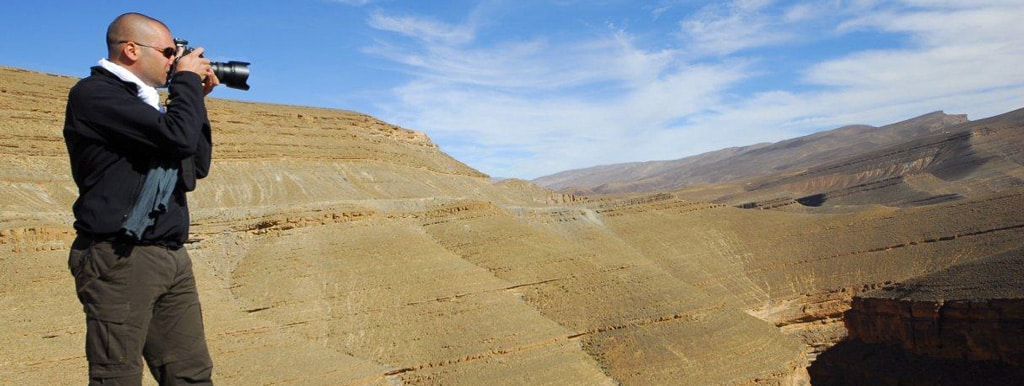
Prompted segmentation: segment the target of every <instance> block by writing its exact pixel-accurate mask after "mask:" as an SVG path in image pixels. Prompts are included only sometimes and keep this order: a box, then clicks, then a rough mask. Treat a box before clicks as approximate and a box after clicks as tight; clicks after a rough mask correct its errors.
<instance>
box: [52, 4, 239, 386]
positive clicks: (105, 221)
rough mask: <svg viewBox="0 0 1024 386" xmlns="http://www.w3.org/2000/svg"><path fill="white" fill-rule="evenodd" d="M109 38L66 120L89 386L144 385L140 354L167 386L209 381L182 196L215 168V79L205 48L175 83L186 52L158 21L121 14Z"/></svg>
mask: <svg viewBox="0 0 1024 386" xmlns="http://www.w3.org/2000/svg"><path fill="white" fill-rule="evenodd" d="M106 38H107V56H108V57H107V58H106V59H101V60H100V63H99V65H98V66H96V67H93V68H92V73H91V75H89V77H87V78H85V79H82V80H81V81H79V82H78V83H77V84H76V85H75V86H74V87H72V89H71V91H70V93H69V95H68V103H67V110H66V113H65V114H66V115H65V120H64V140H65V142H66V144H67V148H68V154H69V156H70V158H71V174H72V176H73V177H74V180H75V184H77V185H78V193H79V197H78V199H77V200H76V201H75V203H74V206H73V208H72V209H73V211H74V214H75V224H74V225H75V230H76V231H77V233H78V237H77V238H76V239H75V241H74V243H73V245H72V247H71V252H70V254H69V258H68V267H69V268H70V270H71V273H72V275H73V276H74V277H75V287H76V291H77V294H78V298H79V301H81V303H82V306H83V308H84V310H85V316H86V342H85V351H86V357H87V359H88V362H89V380H90V382H89V384H90V385H96V384H102V385H111V384H113V385H121V384H128V385H139V384H141V382H142V361H141V358H142V357H144V358H145V359H146V363H147V365H148V366H149V368H150V371H151V373H152V374H153V377H154V378H156V379H157V381H158V382H159V383H160V385H171V384H179V383H185V384H212V382H211V380H210V376H211V374H212V371H213V362H212V361H211V360H210V355H209V352H208V350H207V347H206V337H205V335H204V332H203V319H202V313H201V311H200V306H199V296H198V293H197V291H196V284H195V278H194V276H193V274H192V262H191V259H190V258H189V256H188V253H187V252H186V251H185V248H184V247H183V246H184V243H185V241H186V240H187V238H188V226H189V214H188V204H187V201H186V197H185V193H186V192H187V191H191V190H192V189H193V188H194V187H195V182H196V179H197V178H203V177H205V176H206V175H207V173H208V172H209V169H210V161H211V151H212V142H211V139H210V125H209V120H208V118H207V116H206V106H205V103H204V97H205V96H206V95H207V94H209V93H210V92H211V91H212V90H213V88H214V87H216V86H217V85H218V84H219V81H218V79H217V77H216V76H215V75H214V74H213V72H212V71H211V69H210V61H209V60H207V59H204V58H201V57H200V54H202V53H203V49H202V48H196V49H195V50H194V51H193V52H191V53H190V54H188V55H184V56H181V58H180V59H179V60H178V61H177V65H176V66H175V70H174V73H173V74H169V73H168V71H169V70H170V69H171V66H172V64H174V62H175V58H176V56H179V55H180V54H181V53H180V52H177V51H178V50H176V48H175V45H174V40H173V38H172V35H171V32H170V30H169V29H168V28H167V26H166V25H164V24H163V23H161V22H160V21H158V20H156V19H153V18H150V17H148V16H145V15H142V14H138V13H126V14H124V15H121V16H118V17H117V18H116V19H115V20H114V21H113V22H112V23H111V24H110V27H109V28H108V29H107V37H106ZM168 78H169V79H168ZM165 85H166V86H167V87H168V91H169V94H170V95H169V98H168V103H167V104H166V105H165V106H164V105H161V104H160V97H159V93H158V92H157V90H156V88H157V87H164V86H165Z"/></svg>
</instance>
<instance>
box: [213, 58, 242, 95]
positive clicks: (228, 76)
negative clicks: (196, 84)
mask: <svg viewBox="0 0 1024 386" xmlns="http://www.w3.org/2000/svg"><path fill="white" fill-rule="evenodd" d="M210 68H212V69H213V73H214V75H217V79H220V84H223V85H225V86H228V87H231V88H237V89H239V90H249V85H248V84H246V83H245V82H246V81H247V80H249V63H246V62H238V61H234V60H232V61H230V62H227V63H223V62H212V63H210Z"/></svg>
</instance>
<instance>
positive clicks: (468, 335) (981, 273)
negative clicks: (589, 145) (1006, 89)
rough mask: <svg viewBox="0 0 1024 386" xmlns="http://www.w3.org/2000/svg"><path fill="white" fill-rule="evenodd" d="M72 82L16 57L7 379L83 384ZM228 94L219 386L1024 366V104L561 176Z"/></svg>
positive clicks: (6, 99) (339, 115)
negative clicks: (844, 135)
mask: <svg viewBox="0 0 1024 386" xmlns="http://www.w3.org/2000/svg"><path fill="white" fill-rule="evenodd" d="M75 81H77V79H76V78H72V77H66V76H55V75H49V74H43V73H37V72H31V71H26V70H21V69H14V68H4V67H0V126H2V128H0V164H2V165H3V167H2V168H0V197H2V200H0V309H2V312H0V326H3V327H2V328H0V347H2V349H0V384H2V385H22V384H40V385H67V384H76V383H81V382H82V381H83V380H84V379H85V375H86V370H87V367H86V360H85V357H84V352H83V349H82V347H83V339H84V329H85V323H84V314H83V313H82V311H81V305H80V304H79V303H78V301H77V299H76V297H75V295H74V284H73V280H72V278H71V276H70V274H69V273H68V270H67V263H66V261H67V250H68V246H69V245H70V243H71V241H72V239H73V238H74V230H73V228H72V227H71V224H72V222H73V218H72V215H71V211H70V207H71V203H72V202H73V201H74V199H75V198H76V197H77V191H76V188H75V185H74V183H73V182H72V179H71V175H70V171H69V167H68V159H67V152H66V149H65V147H64V142H63V138H62V134H61V130H62V127H63V119H64V103H65V100H66V96H67V90H68V89H69V88H70V87H71V85H73V84H74V82H75ZM208 109H209V112H210V118H211V122H212V124H213V128H214V133H213V135H214V143H215V148H214V164H213V170H212V172H211V174H210V176H209V177H208V178H206V179H204V180H202V181H200V182H199V186H198V188H197V190H196V191H195V192H193V193H191V195H190V198H189V200H190V204H191V205H192V207H193V218H192V220H193V224H192V238H191V239H190V240H189V243H188V246H187V247H188V249H189V252H190V254H191V255H192V258H193V260H194V263H195V266H194V269H195V273H196V276H197V280H198V283H199V287H200V296H201V298H202V301H203V309H204V315H205V323H206V328H207V338H208V341H209V345H210V349H211V353H212V355H213V359H214V362H215V363H216V367H215V380H216V381H217V382H218V383H220V384H223V385H270V384H275V385H619V384H621V385H712V384H724V385H737V384H738V385H754V384H758V385H760V384H765V385H799V384H814V385H828V384H870V383H875V384H885V383H888V384H935V383H936V382H939V383H948V384H957V383H958V382H964V381H973V382H981V383H985V382H992V383H993V384H994V383H998V382H1007V381H1014V380H1015V381H1017V382H1021V379H1022V378H1021V376H1022V371H1021V367H1022V366H1024V283H1022V282H1024V279H1022V277H1024V276H1022V275H1024V110H1018V111H1013V112H1008V113H1006V114H1003V115H999V116H996V117H991V118H987V119H981V120H977V121H969V120H967V118H966V117H963V116H956V115H945V114H941V113H939V114H932V115H927V116H924V117H922V118H920V119H919V120H916V121H914V120H911V121H907V122H904V123H903V124H902V125H901V126H900V127H907V128H909V129H907V130H914V131H913V133H912V135H907V136H905V137H900V136H890V142H886V143H881V142H878V141H875V142H870V141H869V142H870V143H869V142H864V143H852V144H851V143H840V144H839V145H833V147H832V148H829V149H825V150H822V149H818V150H816V151H817V153H814V154H818V155H817V156H814V157H811V156H807V154H810V153H802V154H803V155H804V157H803V158H800V155H799V154H796V153H793V154H790V153H785V152H783V150H785V149H793V148H796V147H798V146H799V145H800V143H799V141H797V142H786V143H780V144H776V145H775V147H772V146H770V145H763V146H757V147H756V148H750V149H745V150H744V152H743V154H744V156H745V157H754V156H757V155H758V154H776V155H778V154H781V155H784V157H783V156H781V155H780V156H779V158H778V160H777V161H778V162H776V163H773V164H770V167H765V168H764V170H754V171H753V172H750V171H749V170H748V169H742V170H741V169H740V168H737V167H735V166H736V164H730V165H731V167H730V166H729V165H725V164H715V163H714V162H712V161H708V160H707V159H705V160H704V163H702V164H701V165H700V166H701V167H702V168H704V169H702V170H710V171H712V172H713V171H715V170H720V171H729V172H730V173H732V174H730V175H729V178H724V177H723V178H717V179H710V178H708V177H706V175H703V177H701V178H704V179H703V180H700V181H699V182H701V183H699V184H692V185H687V186H679V185H676V186H671V185H660V184H662V183H665V182H666V181H669V182H671V181H670V180H673V179H672V178H669V177H666V176H665V175H664V174H660V175H657V176H653V177H651V178H647V179H645V180H643V181H640V180H639V179H637V180H636V181H634V182H619V183H616V184H615V185H614V186H616V187H621V186H624V185H632V186H634V187H635V186H637V185H643V186H647V187H652V186H653V188H652V189H639V190H637V189H634V190H628V191H627V190H613V189H610V188H609V187H611V186H612V185H609V184H607V183H603V182H602V183H599V184H595V185H592V186H590V187H586V188H579V189H567V190H563V191H556V190H552V189H546V188H542V187H540V186H538V185H537V184H534V183H530V182H527V181H521V180H503V181H500V182H493V181H492V179H491V178H490V177H489V176H487V175H484V174H483V173H481V172H479V171H477V170H474V169H472V168H471V167H469V166H467V165H465V164H463V163H462V162H460V161H458V160H456V159H454V158H452V157H450V156H448V155H447V154H445V153H444V152H442V151H441V149H439V148H438V146H437V145H435V144H434V143H433V142H431V141H430V139H429V138H428V137H427V136H426V135H424V134H422V133H419V132H416V131H413V130H409V129H405V128H401V127H397V126H394V125H391V124H388V123H385V122H382V121H380V120H378V119H376V118H373V117H371V116H368V115H365V114H361V113H358V112H351V111H342V110H330V109H320V108H311V107H301V106H287V105H270V104H257V103H247V102H238V101H228V100H220V99H213V100H210V101H209V102H208ZM850 130H853V131H856V130H860V131H858V132H857V133H860V132H870V131H872V130H871V128H865V127H857V128H852V129H849V130H847V131H850ZM857 133H854V134H857ZM904 133H906V132H904ZM851 135H853V134H851ZM857 135H859V134H857ZM858 138H859V137H858ZM812 139H813V138H812ZM819 142H820V141H819ZM816 143H817V142H816ZM836 148H841V149H843V151H837V150H835V149H836ZM758 152H760V153H758ZM736 153H737V151H732V152H730V153H728V154H726V153H722V154H719V159H718V160H719V161H720V160H721V159H724V158H726V157H727V156H729V155H736ZM820 154H828V156H821V155H820ZM757 159H759V160H764V159H766V158H757ZM760 163H761V164H766V163H765V162H763V161H762V162H760ZM766 165H767V164H766ZM689 170H691V171H692V170H696V169H689ZM745 171H746V172H747V173H746V174H744V172H745ZM625 173H626V174H630V173H633V174H635V173H638V172H636V171H630V172H625ZM693 173H696V172H693ZM693 173H691V174H693ZM709 173H710V172H709ZM637 181H640V182H637ZM576 182H578V181H575V182H573V181H565V183H566V185H565V187H568V186H571V185H573V184H574V183H576ZM602 184H603V186H604V187H605V189H604V190H603V191H602V189H601V188H597V186H601V185H602ZM596 193H604V194H596ZM894 368H895V369H896V370H893V369H894ZM915 369H917V370H915ZM927 369H934V371H931V370H929V371H925V370H927ZM964 377H969V378H964Z"/></svg>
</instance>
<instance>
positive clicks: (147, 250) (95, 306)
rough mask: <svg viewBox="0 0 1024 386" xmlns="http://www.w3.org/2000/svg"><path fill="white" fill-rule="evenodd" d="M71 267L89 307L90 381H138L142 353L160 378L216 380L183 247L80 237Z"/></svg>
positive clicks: (164, 381) (70, 259)
mask: <svg viewBox="0 0 1024 386" xmlns="http://www.w3.org/2000/svg"><path fill="white" fill-rule="evenodd" d="M68 268H70V269H71V274H72V275H73V276H74V277H75V287H76V290H77V293H78V300H79V301H81V302H82V306H83V307H84V309H85V323H86V336H85V353H86V358H87V359H88V361H89V384H90V385H122V384H124V385H139V384H141V383H142V368H143V367H142V360H141V358H142V357H144V358H145V359H146V364H147V365H148V366H149V369H150V372H151V373H152V374H153V377H154V378H156V380H157V382H159V384H160V385H161V386H162V385H176V384H189V385H212V382H211V380H210V376H211V374H212V372H213V362H212V361H211V360H210V354H209V351H208V350H207V347H206V337H205V335H204V332H203V316H202V311H201V310H200V306H199V294H198V292H197V291H196V283H195V277H194V276H193V274H192V260H191V259H190V258H189V256H188V253H187V252H186V251H185V248H180V249H177V250H174V249H169V248H166V247H161V246H134V247H131V248H130V250H129V251H126V248H124V247H123V246H121V245H115V244H112V243H111V242H109V241H96V240H93V239H91V238H89V237H87V236H79V237H78V238H76V239H75V242H74V244H72V246H71V253H70V255H69V257H68Z"/></svg>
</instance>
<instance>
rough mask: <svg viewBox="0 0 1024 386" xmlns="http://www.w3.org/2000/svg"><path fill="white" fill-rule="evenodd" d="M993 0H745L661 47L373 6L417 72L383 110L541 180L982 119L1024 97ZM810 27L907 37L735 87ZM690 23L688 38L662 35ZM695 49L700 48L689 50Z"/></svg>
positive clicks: (1016, 41) (1017, 10)
mask: <svg viewBox="0 0 1024 386" xmlns="http://www.w3.org/2000/svg"><path fill="white" fill-rule="evenodd" d="M936 3H940V4H936ZM989 3H991V5H989V6H983V7H982V6H974V7H963V6H959V5H955V4H953V3H951V2H949V3H946V2H934V1H932V2H928V1H923V0H914V1H912V2H911V1H908V2H906V3H903V4H894V3H892V2H874V1H869V0H868V1H852V2H847V1H844V2H832V3H830V4H826V5H825V6H814V7H811V6H803V5H799V4H798V5H792V6H787V5H786V4H781V5H777V4H772V3H770V2H767V1H735V2H732V3H730V4H729V5H728V6H727V7H724V8H723V7H718V8H713V7H712V8H704V9H703V10H701V11H699V12H698V13H697V14H696V15H693V16H692V17H689V18H687V19H685V20H680V21H678V22H675V23H668V24H669V27H668V28H665V29H663V30H661V31H660V33H661V34H662V36H661V37H660V38H662V40H660V41H658V42H656V43H652V42H651V41H650V40H649V39H652V37H651V36H650V35H651V34H650V33H644V34H639V33H631V32H630V31H628V30H624V29H609V30H606V31H603V33H600V34H595V35H590V36H589V37H588V38H585V39H577V40H575V41H572V40H571V39H570V40H566V39H562V40H559V41H555V40H553V39H551V40H549V39H547V38H543V37H536V36H533V37H527V38H522V39H512V38H508V39H506V40H500V41H497V42H495V43H483V42H480V41H478V40H477V39H476V35H477V34H478V33H479V32H480V31H478V29H479V28H482V27H481V25H480V24H478V23H475V22H474V21H473V20H478V19H476V18H475V17H471V18H470V20H469V21H467V22H464V23H463V24H455V25H453V24H447V23H442V22H439V21H436V20H432V19H429V18H422V17H408V16H406V17H395V16H390V15H387V14H384V13H378V14H374V15H373V16H372V17H371V19H370V25H371V26H373V27H374V28H376V29H378V30H381V31H389V32H393V33H396V34H398V35H400V36H402V37H405V38H411V39H408V40H411V41H413V42H414V43H408V42H407V41H393V40H390V39H382V40H381V42H380V43H379V44H376V45H374V46H373V47H370V48H368V49H367V50H368V52H372V53H374V54H376V55H379V56H381V57H385V58H388V59H390V60H392V61H394V62H395V63H399V64H401V65H403V66H405V68H406V70H407V73H408V74H409V75H410V76H411V79H410V80H409V81H408V82H407V83H405V84H404V85H403V86H401V87H397V88H395V89H394V90H393V93H394V94H393V95H394V98H395V99H394V100H391V101H389V102H384V103H382V104H381V109H382V114H383V115H382V118H384V119H386V120H389V121H392V122H395V123H398V124H401V125H403V126H406V127H409V128H412V129H415V130H422V131H425V132H427V133H428V134H429V135H430V136H431V137H432V138H433V139H434V140H435V141H436V142H438V143H439V144H441V146H442V149H443V150H445V151H447V152H449V153H450V154H452V155H453V156H454V157H456V158H458V159H460V160H462V161H464V162H466V163H468V164H469V165H471V166H473V167H476V168H478V169H480V170H482V171H484V172H486V173H489V174H492V175H495V176H503V177H520V178H533V177H539V176H541V175H546V174H551V173H555V172H558V171H562V170H566V169H571V168H581V167H587V166H593V165H598V164H608V163H618V162H628V161H642V160H655V159H676V158H681V157H683V156H686V155H692V154H696V153H700V152H705V151H711V150H716V149H720V148H723V147H729V146H740V145H748V144H753V143H756V142H763V141H778V140H782V139H786V138H791V137H794V136H798V135H803V134H807V133H810V132H813V131H817V130H823V129H831V128H835V127H839V126H842V125H846V124H853V123H867V124H875V125H882V124H887V123H892V122H895V121H898V120H903V119H907V118H911V117H913V116H915V115H918V114H924V113H928V112H931V111H934V110H940V109H942V110H946V111H947V112H949V113H969V114H971V118H972V119H977V118H981V117H984V116H987V115H992V114H997V113H1001V112H1005V111H1008V110H1011V109H1014V108H1018V107H1021V104H1024V66H1017V65H1015V64H1016V63H1022V60H1024V41H1022V39H1024V38H1022V37H1024V30H1022V28H1024V27H1022V26H1024V23H1019V22H1018V21H1019V20H1024V13H1022V9H1021V8H1022V7H1020V6H1016V5H1008V3H1007V2H998V1H992V2H989ZM659 15H660V16H659V17H661V18H664V17H666V16H665V15H666V14H663V13H659ZM471 16H473V14H471ZM804 24H813V27H814V28H820V27H821V26H822V25H826V26H829V27H831V28H832V29H831V30H828V31H826V32H827V33H830V34H832V36H835V37H836V38H837V39H838V38H842V37H843V35H844V34H846V35H850V34H855V33H857V32H865V31H867V32H872V33H882V34H890V35H898V36H903V37H905V38H906V43H905V44H903V45H901V46H895V47H890V48H885V49H879V48H871V49H866V50H859V51H850V52H848V53H846V54H841V55H840V56H835V57H831V58H825V59H824V60H821V61H819V62H817V63H810V64H805V67H803V68H802V69H797V72H798V73H802V74H803V78H802V79H798V80H796V81H795V82H797V83H796V84H792V86H799V87H794V88H793V89H789V88H788V87H787V85H786V84H785V82H781V83H779V84H780V85H779V86H777V88H776V89H767V90H762V91H759V92H757V93H753V94H742V93H740V94H737V91H736V90H737V88H738V87H740V86H743V85H745V84H746V82H750V81H752V80H755V79H756V78H757V77H758V76H762V77H763V76H770V75H772V74H771V73H770V72H767V70H766V69H765V68H764V67H763V66H764V65H765V63H764V61H763V59H761V58H752V59H749V60H748V59H745V58H743V57H742V53H743V50H745V49H749V48H756V47H776V46H778V47H782V48H786V47H785V46H786V45H787V44H789V45H793V44H797V40H796V39H795V38H794V34H795V31H799V30H800V29H801V28H809V27H807V26H806V25H804ZM680 26H681V27H682V28H683V31H686V35H684V37H683V39H682V40H681V41H680V40H676V41H675V42H676V44H664V42H665V41H672V40H671V39H665V38H671V37H673V36H676V37H678V35H677V33H678V31H679V30H678V29H676V28H679V27H680ZM698 32H699V33H698ZM680 44H682V45H680ZM651 47H655V48H651ZM694 47H696V50H698V51H700V52H701V53H702V55H704V56H697V57H694V56H693V55H692V54H693V52H694V50H695V48H694ZM799 82H802V83H799ZM740 88H741V87H740Z"/></svg>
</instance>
